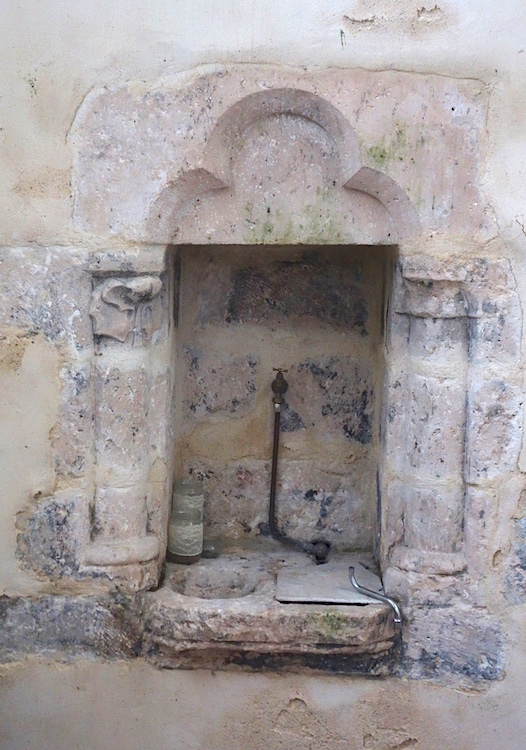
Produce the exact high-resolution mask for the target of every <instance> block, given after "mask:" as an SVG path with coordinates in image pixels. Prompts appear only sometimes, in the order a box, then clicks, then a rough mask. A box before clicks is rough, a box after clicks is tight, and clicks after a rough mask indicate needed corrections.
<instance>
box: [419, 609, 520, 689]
mask: <svg viewBox="0 0 526 750" xmlns="http://www.w3.org/2000/svg"><path fill="white" fill-rule="evenodd" d="M404 639H405V641H406V647H405V657H404V663H405V668H406V669H407V670H408V673H409V676H411V677H413V678H416V679H418V678H426V679H431V680H432V679H435V680H440V681H441V682H447V681H449V682H450V683H451V684H452V685H457V686H463V685H465V686H470V685H473V684H477V683H479V684H480V683H483V682H487V681H489V680H495V679H502V677H503V676H504V657H505V653H504V639H503V635H502V632H501V629H500V627H499V625H498V623H497V622H496V621H495V620H494V619H493V618H491V617H490V616H489V615H488V614H487V613H486V612H484V611H483V610H482V611H481V610H471V609H468V608H466V607H446V608H439V609H434V608H433V609H423V608H422V609H415V610H413V611H412V613H411V615H410V618H409V623H408V625H407V627H406V629H405V633H404Z"/></svg>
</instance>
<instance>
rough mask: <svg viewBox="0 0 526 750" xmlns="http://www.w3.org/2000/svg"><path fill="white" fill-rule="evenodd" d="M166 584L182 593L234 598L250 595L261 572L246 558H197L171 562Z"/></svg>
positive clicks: (258, 581)
mask: <svg viewBox="0 0 526 750" xmlns="http://www.w3.org/2000/svg"><path fill="white" fill-rule="evenodd" d="M167 581H168V584H169V585H170V586H171V587H172V588H173V590H174V591H177V592H178V593H179V594H183V595H184V596H192V597H196V598H198V599H235V598H238V597H243V596H248V595H249V594H252V593H253V592H254V591H255V589H256V586H257V585H258V583H260V581H261V571H260V570H258V569H257V568H256V569H255V568H254V566H252V565H250V564H249V562H248V561H246V560H232V559H228V558H227V559H221V558H219V559H216V560H200V561H199V563H197V564H195V565H190V566H187V565H171V566H170V570H169V572H168V575H167Z"/></svg>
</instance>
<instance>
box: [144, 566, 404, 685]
mask: <svg viewBox="0 0 526 750" xmlns="http://www.w3.org/2000/svg"><path fill="white" fill-rule="evenodd" d="M291 554H292V555H293V554H294V553H290V552H288V551H287V552H286V555H287V557H288V556H290V555H291ZM282 555H283V552H280V553H274V554H268V553H267V554H257V553H250V554H246V555H245V556H244V558H243V560H244V564H243V565H242V566H241V567H242V570H243V571H244V575H245V579H244V580H243V581H241V583H240V588H241V589H242V588H243V585H245V589H246V588H247V586H246V576H247V575H248V577H249V578H250V577H252V580H251V581H249V588H250V586H251V585H252V584H255V585H254V590H253V591H250V592H249V593H248V594H245V595H241V596H235V597H233V598H226V597H225V592H221V591H220V592H219V593H220V594H221V596H222V597H223V598H219V597H218V598H201V597H199V596H195V595H188V593H190V594H195V593H196V592H195V591H192V590H190V591H189V592H188V593H182V590H184V584H183V586H181V578H182V577H184V573H185V566H179V565H171V564H169V565H167V571H166V576H165V581H164V583H163V585H162V587H161V588H159V589H158V590H157V591H155V592H150V593H148V594H146V595H145V600H146V606H145V633H144V638H145V641H144V646H145V655H146V657H147V658H148V659H149V660H150V661H152V662H153V663H154V664H156V665H157V666H160V667H164V668H173V669H178V668H180V669H192V668H194V669H197V668H205V669H245V670H262V669H269V670H275V671H293V672H305V671H312V670H315V671H323V672H332V673H341V674H369V675H378V676H379V675H382V676H383V675H386V674H389V673H390V671H391V665H392V662H393V655H394V651H395V648H396V645H397V636H396V633H395V631H394V627H393V617H392V610H391V608H390V607H389V606H387V605H384V604H381V603H372V604H366V605H349V604H344V605H342V604H340V605H334V604H330V605H328V604H282V603H280V602H278V601H277V600H276V599H275V590H276V571H277V568H278V567H279V564H280V556H282ZM232 561H233V556H227V557H226V559H225V557H220V558H218V559H216V560H202V561H200V562H199V563H197V565H196V566H192V569H193V570H192V572H193V573H198V574H199V573H200V572H201V571H203V572H204V571H207V570H208V571H211V572H212V574H214V573H215V572H216V573H217V572H221V570H224V569H225V565H226V567H227V568H228V565H229V564H232ZM281 562H283V560H281ZM199 566H200V567H199ZM186 570H189V568H186ZM213 577H214V576H213V575H212V578H213ZM238 583H239V581H238ZM177 588H179V590H176V589H177ZM181 589H182V590H181ZM204 593H205V595H206V596H213V594H214V591H213V590H208V591H205V592H204ZM226 593H227V594H228V592H226Z"/></svg>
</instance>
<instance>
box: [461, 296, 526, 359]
mask: <svg viewBox="0 0 526 750" xmlns="http://www.w3.org/2000/svg"><path fill="white" fill-rule="evenodd" d="M479 309H480V317H476V318H473V319H472V320H471V321H470V329H471V338H470V359H471V360H472V361H473V362H474V363H475V364H476V363H482V362H486V363H492V364H493V365H494V366H497V367H498V366H506V367H509V366H510V365H517V364H518V362H519V360H520V355H521V338H522V309H521V304H520V300H519V297H518V295H517V294H515V293H514V292H512V293H509V294H506V295H503V294H501V295H500V296H492V297H491V299H489V298H486V299H484V300H481V301H480V307H479Z"/></svg>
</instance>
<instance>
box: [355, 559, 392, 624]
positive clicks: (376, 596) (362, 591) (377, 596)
mask: <svg viewBox="0 0 526 750" xmlns="http://www.w3.org/2000/svg"><path fill="white" fill-rule="evenodd" d="M349 580H350V582H351V584H352V586H354V588H355V589H356V591H359V592H360V594H365V596H370V597H371V598H372V599H377V600H378V601H379V602H384V604H389V606H390V607H392V608H393V610H394V618H393V622H394V623H395V625H399V626H401V625H402V612H401V610H400V607H399V606H398V604H397V603H396V602H395V600H394V599H391V598H390V597H388V596H385V594H379V593H378V591H372V590H371V589H366V588H365V586H360V584H359V583H358V581H357V580H356V578H355V575H354V567H353V566H352V565H351V566H350V568H349Z"/></svg>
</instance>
